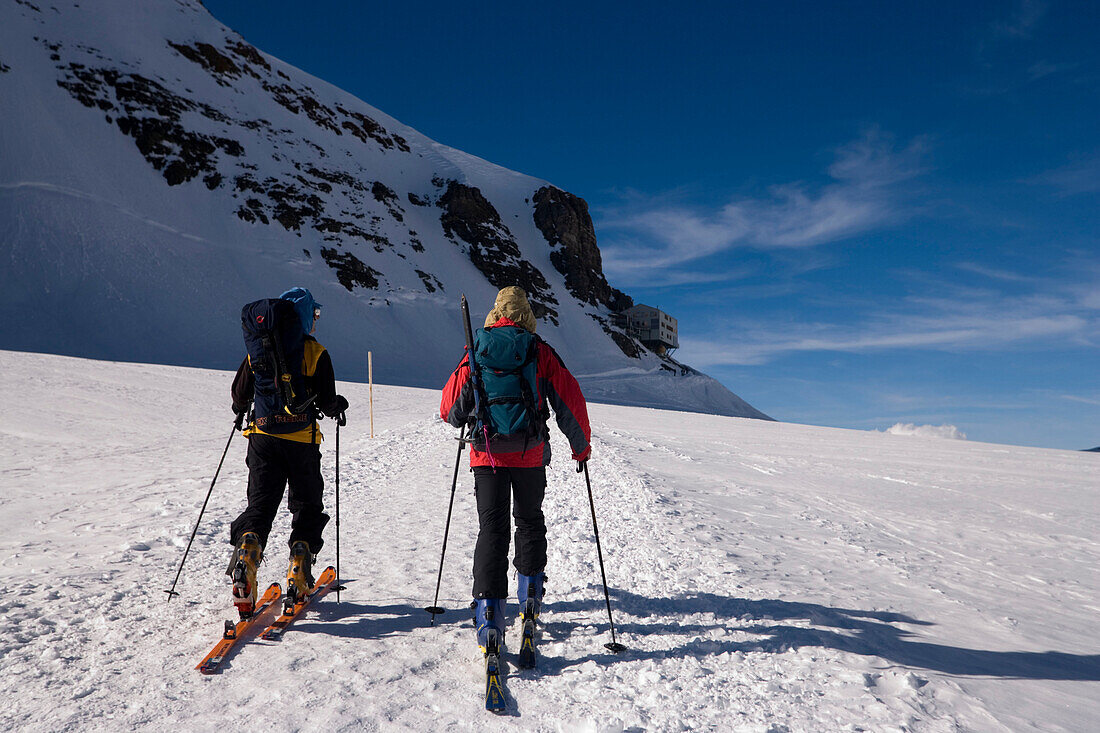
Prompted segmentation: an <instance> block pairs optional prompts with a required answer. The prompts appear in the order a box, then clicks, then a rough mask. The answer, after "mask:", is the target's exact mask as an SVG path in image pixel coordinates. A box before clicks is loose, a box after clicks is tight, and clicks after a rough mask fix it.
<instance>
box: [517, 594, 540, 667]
mask: <svg viewBox="0 0 1100 733" xmlns="http://www.w3.org/2000/svg"><path fill="white" fill-rule="evenodd" d="M545 580H546V574H545V573H535V574H534V575H524V574H523V573H520V575H519V585H518V589H519V590H518V595H519V619H520V625H521V629H522V630H521V634H522V636H521V637H520V645H519V666H521V667H526V668H528V669H529V668H531V667H534V666H535V623H536V622H537V621H538V618H539V612H540V611H541V610H542V596H543V593H545V588H544V587H543V583H544V581H545Z"/></svg>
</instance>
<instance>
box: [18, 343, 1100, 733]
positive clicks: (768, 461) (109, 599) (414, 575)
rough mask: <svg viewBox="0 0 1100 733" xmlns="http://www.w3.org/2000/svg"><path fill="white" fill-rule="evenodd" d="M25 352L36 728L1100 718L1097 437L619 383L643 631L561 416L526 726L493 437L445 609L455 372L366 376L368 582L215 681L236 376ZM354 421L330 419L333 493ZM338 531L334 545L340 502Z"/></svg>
mask: <svg viewBox="0 0 1100 733" xmlns="http://www.w3.org/2000/svg"><path fill="white" fill-rule="evenodd" d="M0 367H3V369H4V371H5V373H7V374H9V375H14V377H15V380H14V381H15V383H14V386H15V389H14V390H12V394H13V397H14V405H13V406H12V410H11V412H10V413H9V415H10V416H11V419H9V420H7V421H5V422H6V424H5V427H4V428H3V431H4V433H5V435H4V436H3V437H4V439H3V440H2V441H0V457H2V467H0V480H2V482H3V485H4V491H3V492H2V495H0V508H2V510H3V512H4V516H6V517H8V519H9V525H10V531H9V532H7V533H5V534H4V535H3V536H0V588H2V590H3V593H0V664H2V666H3V669H4V671H5V674H6V676H7V678H8V679H9V680H13V681H14V690H12V692H11V694H9V695H6V696H5V697H4V699H3V701H2V702H0V725H2V726H3V728H4V729H6V730H43V731H45V730H57V729H76V730H122V729H143V730H144V729H149V730H151V729H166V728H167V729H181V730H217V729H232V728H236V729H242V728H247V727H253V726H255V725H256V721H257V719H258V718H260V717H261V716H262V718H263V720H264V721H265V722H264V727H265V728H268V729H272V730H276V731H282V730H287V731H291V730H425V729H428V728H432V729H441V730H484V729H499V730H547V731H621V730H632V731H637V730H656V731H670V730H737V731H741V730H744V731H760V732H764V731H775V732H778V731H834V730H836V731H840V730H871V731H892V730H893V731H902V730H905V731H956V730H990V731H1005V730H1028V729H1033V730H1049V731H1064V730H1088V729H1089V728H1090V727H1091V723H1090V721H1092V722H1095V720H1096V719H1098V716H1100V682H1098V680H1100V654H1098V652H1100V645H1098V644H1097V643H1096V642H1095V641H1093V640H1092V639H1093V635H1091V634H1090V633H1089V632H1090V630H1091V628H1092V626H1093V624H1092V621H1094V619H1095V614H1096V611H1097V605H1098V604H1097V582H1098V581H1097V579H1096V577H1097V573H1096V572H1095V571H1096V569H1097V566H1098V563H1097V559H1098V558H1100V542H1098V541H1097V535H1096V530H1095V526H1096V519H1097V513H1098V512H1097V500H1096V495H1097V494H1096V488H1095V484H1094V480H1093V479H1091V478H1090V477H1091V473H1090V471H1091V470H1092V467H1093V465H1094V461H1095V456H1092V455H1089V454H1080V455H1077V454H1073V453H1070V452H1067V451H1039V450H1031V449H1015V448H1010V449H1008V451H1007V454H1006V452H1005V450H1004V447H1003V446H1000V447H995V448H994V447H992V446H983V445H981V444H967V443H964V442H961V441H950V442H948V441H933V440H922V439H918V438H903V437H898V436H884V435H880V434H863V433H858V432H855V431H836V430H827V429H822V428H809V427H805V426H796V425H784V424H779V423H766V422H762V421H750V420H738V419H733V418H718V417H711V416H699V415H689V414H684V413H671V412H668V413H662V412H657V411H652V410H644V411H640V410H636V409H634V408H625V407H610V406H603V405H594V406H592V410H591V411H592V415H593V433H594V440H593V444H594V459H593V461H592V463H591V475H592V489H593V493H594V497H595V505H596V511H597V516H598V519H599V525H600V539H601V542H602V545H603V550H604V560H605V564H606V568H607V574H608V582H609V585H610V587H611V600H612V609H613V612H614V620H615V624H616V631H617V634H618V638H619V640H620V641H621V642H623V643H625V644H626V645H627V647H628V651H626V652H625V653H623V654H621V655H614V654H612V653H610V652H608V651H607V650H606V649H604V648H603V644H604V643H605V642H607V641H610V634H609V627H608V618H607V611H606V606H605V604H604V598H603V589H602V585H601V581H600V570H599V565H598V562H597V556H596V547H595V544H594V539H593V532H592V521H591V514H590V509H589V504H588V497H587V493H586V489H585V486H584V480H583V477H582V476H580V475H578V474H577V473H576V472H575V471H574V464H573V462H572V461H569V460H568V447H567V445H566V444H565V442H564V441H563V440H562V439H561V438H560V435H557V434H555V438H554V445H553V447H554V452H555V460H554V463H553V464H552V465H551V467H550V469H549V471H548V489H547V498H546V503H545V511H546V515H547V525H548V527H549V565H548V568H547V573H548V575H549V580H548V582H547V596H546V605H545V606H544V616H543V620H544V622H545V625H544V627H543V628H542V630H541V640H540V660H539V667H538V670H537V671H535V672H532V671H526V670H519V669H517V668H515V667H514V665H513V666H512V667H511V668H510V670H509V674H508V675H507V678H506V681H505V684H506V688H507V692H508V696H509V707H508V714H507V715H505V716H503V717H500V718H498V717H495V716H492V715H490V714H488V713H486V712H485V711H484V709H483V701H482V695H481V692H482V684H483V683H482V667H481V661H480V658H479V654H478V652H477V647H476V644H475V641H474V635H473V630H472V625H471V624H470V614H469V611H468V609H467V604H468V602H469V588H470V578H469V575H470V561H471V556H472V551H473V543H474V540H475V535H476V524H477V523H476V512H475V509H474V501H473V491H472V483H473V482H472V475H471V474H470V473H469V471H468V469H467V468H466V463H467V454H465V453H464V454H463V456H462V463H463V465H462V468H461V469H460V472H459V482H458V489H457V491H456V494H455V506H454V513H453V518H452V521H451V528H450V536H449V543H448V548H447V556H446V564H445V567H444V574H443V583H442V589H441V593H440V605H443V606H444V607H446V608H448V609H449V610H448V612H447V613H446V614H444V615H442V616H440V617H438V618H437V623H436V626H435V627H434V628H433V627H430V626H429V625H428V615H427V614H426V613H424V611H423V610H422V608H423V607H424V606H426V605H428V604H429V603H430V602H431V600H432V594H433V593H434V590H435V581H436V573H437V570H438V562H439V553H440V546H441V541H442V537H443V528H444V522H445V519H446V513H447V500H448V497H449V490H450V479H451V476H452V472H453V468H454V460H455V452H456V449H457V443H456V442H455V440H454V435H455V431H454V430H452V429H450V428H448V427H446V426H444V425H443V424H442V423H441V422H440V421H439V420H438V418H437V417H436V416H435V410H436V406H437V404H438V394H437V393H436V392H433V391H425V390H415V389H405V388H396V387H381V386H376V387H375V390H374V394H375V399H376V410H375V426H376V428H375V429H376V434H375V437H374V438H373V439H371V438H370V437H369V435H368V427H367V425H368V422H367V411H366V401H367V388H366V386H365V385H359V384H342V385H341V391H342V392H343V393H344V394H346V395H347V396H348V398H349V400H351V403H352V408H351V410H349V419H350V420H351V422H350V424H349V425H348V427H347V428H345V429H344V430H343V431H342V434H341V446H340V448H341V486H340V502H341V504H340V510H341V523H340V542H341V548H340V552H341V571H342V575H343V581H344V582H345V583H346V585H347V590H345V591H343V593H341V596H340V601H339V602H337V597H336V594H335V593H333V594H330V595H329V596H328V597H327V598H325V599H323V600H322V601H320V602H319V603H317V604H316V605H315V606H313V607H312V608H311V609H310V610H309V611H308V612H307V613H306V614H305V616H304V618H302V619H300V620H299V621H298V622H297V623H296V624H295V625H294V626H293V627H291V629H290V630H289V631H288V632H287V633H286V635H285V636H284V638H283V639H282V640H281V641H279V642H265V641H259V640H254V641H248V642H247V643H245V644H242V645H240V646H239V647H238V648H237V649H236V650H234V652H233V653H232V655H231V656H230V658H229V660H228V662H227V663H226V665H225V668H224V671H223V672H222V673H221V674H219V675H215V676H212V677H204V676H202V675H200V674H199V673H198V672H197V671H196V670H195V669H194V666H195V664H196V663H197V662H198V661H199V659H201V657H202V656H203V655H204V654H205V653H206V652H207V651H208V650H209V648H210V647H211V646H213V644H214V643H215V641H216V640H217V638H218V636H219V634H220V631H221V624H222V620H223V619H224V618H229V617H230V616H231V613H230V612H231V606H230V603H229V586H228V581H227V579H226V578H225V576H224V575H223V573H224V568H225V565H226V563H227V561H228V556H229V549H230V548H229V546H228V544H227V543H226V538H227V534H228V526H229V522H230V521H231V520H232V519H233V518H234V517H235V516H236V514H237V513H238V512H239V511H240V509H241V508H243V503H244V488H245V481H246V476H247V473H246V469H245V466H244V449H245V444H244V441H243V440H241V439H240V437H239V436H238V437H236V438H235V439H234V441H233V442H232V444H231V447H230V450H229V454H228V456H227V458H226V463H225V466H224V467H223V469H222V473H221V476H220V478H219V480H218V483H217V485H216V487H215V489H214V493H213V496H212V498H211V500H210V504H209V506H208V507H207V510H206V515H205V517H204V519H203V522H202V525H201V526H200V528H199V531H198V534H197V536H196V538H195V544H194V547H193V548H192V550H191V554H190V556H189V559H188V561H187V565H186V567H185V568H184V571H183V575H182V578H181V580H180V583H179V586H178V588H177V590H178V591H179V592H180V593H181V596H180V597H179V598H177V599H176V600H174V601H172V603H171V604H166V595H165V594H164V593H163V592H162V591H163V590H165V589H166V588H167V587H168V586H169V585H170V584H171V581H172V578H173V577H174V575H175V571H176V568H177V566H178V563H179V560H180V557H181V555H182V553H183V549H184V547H185V545H186V542H187V539H188V536H189V535H190V532H191V529H192V526H193V523H194V521H195V519H196V517H197V516H198V512H199V508H200V507H201V505H202V501H203V498H204V497H205V495H206V491H207V488H208V487H209V482H210V477H211V476H212V475H213V471H214V468H215V466H216V464H217V460H218V457H219V456H220V455H221V451H222V449H223V447H224V445H225V440H226V439H227V437H228V435H229V428H230V425H231V420H232V416H231V414H230V413H229V410H228V397H227V395H228V387H229V383H230V381H231V379H232V375H231V374H229V373H224V372H217V371H206V370H198V369H183V368H173V367H161V366H148V365H133V364H116V363H109V362H93V361H84V360H78V359H69V358H63V357H52V356H41V355H31V354H17V353H12V352H0ZM445 376H446V375H441V380H442V379H443V378H444V377H445ZM165 415H171V419H166V418H165ZM334 429H335V426H334V424H333V423H332V422H331V421H325V423H323V424H322V430H323V431H324V432H325V435H326V441H325V445H324V448H323V452H324V459H323V467H324V472H325V477H326V483H327V486H326V501H327V504H328V507H329V512H330V514H334V513H335V492H334V486H333V461H334V456H333V453H334V449H335V441H334V437H335V434H334ZM1059 491H1064V494H1059V493H1058V492H1059ZM1029 496H1030V497H1031V499H1027V498H1026V497H1029ZM288 535H289V517H288V515H287V513H286V511H285V509H284V511H283V512H282V513H281V514H280V516H279V518H278V519H277V521H276V524H275V527H274V529H273V531H272V535H271V540H270V542H269V545H268V557H267V558H266V560H265V563H264V564H263V565H262V566H261V573H260V583H261V587H263V586H266V585H267V584H268V583H270V582H273V581H276V580H281V576H282V574H283V571H284V569H285V563H286V538H287V537H288ZM326 542H327V544H326V546H325V548H324V549H323V551H322V553H321V557H320V559H319V564H320V565H322V566H323V565H325V564H330V563H334V562H335V549H336V547H335V546H336V525H335V520H334V521H333V522H332V523H330V525H329V528H328V530H327V531H326ZM512 589H513V592H514V580H513V581H512ZM509 612H510V613H509V615H510V618H511V620H512V621H514V620H515V613H516V605H515V602H514V600H513V601H512V602H511V603H510V606H509ZM516 639H518V626H517V625H515V624H513V625H512V626H511V627H510V629H509V635H508V640H509V641H510V642H514V641H515V640H516ZM511 658H512V659H514V656H512V657H511Z"/></svg>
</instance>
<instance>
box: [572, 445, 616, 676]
mask: <svg viewBox="0 0 1100 733" xmlns="http://www.w3.org/2000/svg"><path fill="white" fill-rule="evenodd" d="M577 463H578V465H577V473H580V472H581V471H582V470H583V471H584V483H585V484H586V485H587V486H588V505H589V506H590V507H592V533H593V534H595V535H596V555H597V556H598V557H599V558H600V577H601V578H602V579H603V597H604V600H605V601H607V621H608V623H610V624H611V641H610V642H609V643H607V644H604V647H605V648H607V649H609V650H611V651H613V652H615V653H616V654H617V653H619V652H624V651H626V647H625V646H623V645H622V644H620V643H618V642H617V641H615V621H614V619H612V618H611V596H610V594H608V592H607V573H606V572H604V569H603V550H601V549H600V528H599V527H598V526H597V525H596V502H595V501H594V500H593V499H592V481H591V480H589V478H588V461H578V462H577Z"/></svg>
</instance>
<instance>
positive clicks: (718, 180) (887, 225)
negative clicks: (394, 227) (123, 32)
mask: <svg viewBox="0 0 1100 733" xmlns="http://www.w3.org/2000/svg"><path fill="white" fill-rule="evenodd" d="M205 4H206V6H207V7H208V8H209V9H210V10H211V12H212V13H213V14H214V15H215V16H216V17H218V18H219V19H220V20H222V21H223V22H225V23H226V24H227V25H229V26H230V27H232V28H234V29H235V30H237V31H239V32H240V33H242V35H244V36H245V37H246V38H247V39H248V40H249V41H251V42H252V43H254V44H256V45H258V46H260V47H261V48H263V49H264V50H265V51H267V52H269V53H272V54H274V55H276V56H278V57H280V58H282V59H284V60H286V61H288V62H290V63H292V64H294V65H296V66H298V67H300V68H302V69H304V70H306V71H308V72H310V73H312V74H314V75H316V76H318V77H321V78H323V79H325V80H327V81H330V82H332V83H334V84H336V85H338V86H340V87H342V88H344V89H347V90H348V91H350V92H352V93H354V94H356V95H357V96H359V97H361V98H362V99H364V100H365V101H367V102H368V103H370V104H372V105H374V106H376V107H378V108H380V109H382V110H385V111H386V112H387V113H389V114H391V115H393V116H394V117H397V118H398V119H400V120H401V121H403V122H405V123H406V124H409V125H411V126H412V127H415V128H416V129H418V130H420V131H421V132H423V133H424V134H426V135H428V136H429V137H432V138H434V139H436V140H439V141H440V142H443V143H445V144H448V145H451V146H454V147H457V148H460V149H462V150H465V151H467V152H470V153H473V154H475V155H478V156H481V157H483V158H486V159H488V160H491V161H493V162H494V163H498V164H500V165H503V166H506V167H508V168H512V169H514V170H518V171H522V172H524V173H528V174H530V175H534V176H537V177H539V178H544V179H547V180H549V181H551V182H553V183H554V184H556V185H558V186H560V187H562V188H565V189H567V190H569V191H572V192H573V193H576V194H577V195H580V196H582V197H583V198H585V199H586V200H587V201H588V202H589V205H590V208H591V211H592V214H593V218H594V220H595V222H596V230H597V235H598V238H599V242H600V247H601V250H602V251H603V253H604V262H605V269H606V271H607V274H608V277H609V280H610V281H611V282H612V284H613V285H615V286H617V287H619V288H620V289H622V290H624V291H626V292H627V293H629V294H631V295H632V296H634V298H635V299H636V300H638V301H641V302H645V303H648V304H650V305H655V306H658V307H660V308H662V309H664V310H667V311H668V312H670V313H671V314H672V315H673V316H675V317H677V318H678V319H679V321H680V339H681V349H680V351H679V353H678V354H677V356H678V358H681V359H682V360H683V361H685V362H686V363H689V364H692V365H693V366H697V367H699V368H701V369H703V370H704V371H707V372H708V373H710V374H712V375H713V376H715V377H717V378H719V379H720V380H722V381H723V382H724V383H725V384H726V385H728V386H729V387H730V388H731V389H732V390H733V391H735V392H737V393H738V394H740V395H741V396H742V397H744V398H745V399H746V400H748V401H749V402H750V403H752V404H753V405H755V406H756V407H758V408H760V409H761V410H763V411H765V412H767V413H769V414H771V415H773V416H774V417H776V418H778V419H781V420H788V421H794V422H804V423H811V424H817V425H831V426H837V427H851V428H860V429H880V430H881V429H885V428H888V427H890V426H891V425H893V424H895V423H898V422H902V423H914V424H917V425H921V424H937V425H938V424H942V423H949V424H952V425H955V426H957V427H958V428H959V430H961V431H962V432H964V433H966V434H967V436H968V437H969V438H970V439H972V440H984V441H991V442H1004V443H1016V444H1023V445H1034V446H1042V447H1055V448H1089V447H1093V446H1095V445H1100V383H1098V380H1097V375H1098V370H1100V42H1098V39H1100V3H1096V2H1094V1H1089V2H1057V1H1055V0H1050V1H1049V2H1040V1H1038V0H1010V1H1006V2H998V3H992V2H989V3H983V2H969V3H948V2H919V3H918V2H906V3H880V2H834V3H811V2H772V3H752V4H750V3H734V2H692V3H686V4H683V5H682V6H679V7H673V4H671V3H667V2H660V3H657V2H633V3H629V4H626V3H611V2H605V3H579V2H557V3H551V4H542V5H540V6H538V7H525V6H524V4H517V3H504V2H489V3H478V4H456V3H436V2H421V3H415V4H398V3H380V4H375V3H371V4H366V3H347V2H338V3H337V2H317V3H312V4H310V13H309V14H308V15H304V14H303V13H302V12H301V8H302V7H303V6H302V5H301V4H300V3H295V2H283V1H281V0H280V1H278V2H275V1H271V0H266V1H265V2H254V1H252V0H232V1H230V0H205Z"/></svg>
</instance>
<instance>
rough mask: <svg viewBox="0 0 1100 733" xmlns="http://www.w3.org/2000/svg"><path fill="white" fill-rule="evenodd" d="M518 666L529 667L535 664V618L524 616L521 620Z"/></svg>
mask: <svg viewBox="0 0 1100 733" xmlns="http://www.w3.org/2000/svg"><path fill="white" fill-rule="evenodd" d="M519 666H521V667H523V668H524V669H531V668H532V667H534V666H535V620H534V619H533V618H525V619H524V621H523V635H522V636H521V637H520V645H519Z"/></svg>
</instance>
